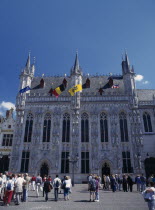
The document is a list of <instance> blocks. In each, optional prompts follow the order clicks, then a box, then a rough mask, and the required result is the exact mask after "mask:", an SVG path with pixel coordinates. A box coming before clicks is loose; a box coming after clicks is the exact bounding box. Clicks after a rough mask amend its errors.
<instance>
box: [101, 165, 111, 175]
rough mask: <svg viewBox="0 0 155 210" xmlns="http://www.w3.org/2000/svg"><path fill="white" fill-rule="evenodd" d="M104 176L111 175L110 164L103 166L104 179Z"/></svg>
mask: <svg viewBox="0 0 155 210" xmlns="http://www.w3.org/2000/svg"><path fill="white" fill-rule="evenodd" d="M103 175H106V176H107V175H110V166H109V164H108V163H106V162H105V163H104V164H103V166H102V178H103Z"/></svg>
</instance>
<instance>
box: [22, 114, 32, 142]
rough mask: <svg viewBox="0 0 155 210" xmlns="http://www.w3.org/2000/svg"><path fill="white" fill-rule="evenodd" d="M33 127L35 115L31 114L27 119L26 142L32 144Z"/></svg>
mask: <svg viewBox="0 0 155 210" xmlns="http://www.w3.org/2000/svg"><path fill="white" fill-rule="evenodd" d="M32 127H33V115H32V114H31V113H29V114H28V115H27V119H26V125H25V135H24V142H31V138H32Z"/></svg>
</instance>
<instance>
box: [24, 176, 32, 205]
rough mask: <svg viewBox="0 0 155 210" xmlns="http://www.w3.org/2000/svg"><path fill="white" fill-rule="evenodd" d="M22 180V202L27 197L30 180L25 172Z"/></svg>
mask: <svg viewBox="0 0 155 210" xmlns="http://www.w3.org/2000/svg"><path fill="white" fill-rule="evenodd" d="M24 180H25V183H24V184H23V202H26V201H27V198H28V190H29V183H30V180H31V178H30V177H29V176H28V174H27V173H26V174H25V177H24Z"/></svg>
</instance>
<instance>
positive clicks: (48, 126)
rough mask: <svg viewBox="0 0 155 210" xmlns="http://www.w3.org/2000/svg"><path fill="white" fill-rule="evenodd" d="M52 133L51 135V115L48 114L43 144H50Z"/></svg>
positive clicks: (45, 120) (45, 121)
mask: <svg viewBox="0 0 155 210" xmlns="http://www.w3.org/2000/svg"><path fill="white" fill-rule="evenodd" d="M50 133H51V115H50V114H49V113H47V114H46V115H45V118H44V127H43V142H50Z"/></svg>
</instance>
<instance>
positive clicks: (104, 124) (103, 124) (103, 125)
mask: <svg viewBox="0 0 155 210" xmlns="http://www.w3.org/2000/svg"><path fill="white" fill-rule="evenodd" d="M100 133H101V142H108V121H107V115H106V114H105V113H104V112H103V113H101V114H100Z"/></svg>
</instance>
